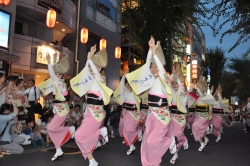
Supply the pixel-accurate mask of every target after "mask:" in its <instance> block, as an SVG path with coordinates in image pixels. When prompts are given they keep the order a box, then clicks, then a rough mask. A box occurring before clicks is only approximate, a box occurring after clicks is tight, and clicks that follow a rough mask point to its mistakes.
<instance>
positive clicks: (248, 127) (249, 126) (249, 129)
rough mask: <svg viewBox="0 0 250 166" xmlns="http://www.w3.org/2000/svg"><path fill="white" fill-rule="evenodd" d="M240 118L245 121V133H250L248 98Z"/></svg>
mask: <svg viewBox="0 0 250 166" xmlns="http://www.w3.org/2000/svg"><path fill="white" fill-rule="evenodd" d="M242 116H243V118H244V119H245V124H246V130H245V133H249V132H250V97H248V99H247V103H246V105H245V106H244V107H243V109H242Z"/></svg>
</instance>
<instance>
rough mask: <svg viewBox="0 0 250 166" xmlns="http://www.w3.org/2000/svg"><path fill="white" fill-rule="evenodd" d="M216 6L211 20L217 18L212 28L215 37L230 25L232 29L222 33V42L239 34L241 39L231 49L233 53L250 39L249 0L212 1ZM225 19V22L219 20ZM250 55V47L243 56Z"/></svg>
mask: <svg viewBox="0 0 250 166" xmlns="http://www.w3.org/2000/svg"><path fill="white" fill-rule="evenodd" d="M212 2H213V3H214V6H213V7H212V8H211V11H212V15H211V17H210V18H215V21H214V23H213V25H212V26H210V27H211V28H212V29H213V32H214V35H217V34H218V33H219V32H220V31H221V30H222V28H223V27H224V26H225V25H227V24H230V25H231V28H229V29H227V30H225V31H223V32H222V35H221V37H220V42H221V43H222V40H223V38H224V36H226V35H231V34H238V35H239V38H238V39H237V40H236V41H235V43H234V45H232V47H231V48H230V49H229V52H231V51H232V50H233V49H234V48H236V47H237V46H238V45H240V44H241V43H245V42H247V41H248V40H249V39H250V1H249V0H212ZM221 18H223V20H224V21H223V22H222V23H221V22H219V20H220V19H221ZM249 54H250V45H249V47H248V48H247V51H246V52H245V53H244V55H243V56H248V55H249Z"/></svg>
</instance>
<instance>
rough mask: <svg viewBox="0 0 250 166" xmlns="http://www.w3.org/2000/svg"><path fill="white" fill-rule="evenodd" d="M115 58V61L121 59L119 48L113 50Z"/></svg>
mask: <svg viewBox="0 0 250 166" xmlns="http://www.w3.org/2000/svg"><path fill="white" fill-rule="evenodd" d="M115 58H117V59H119V58H121V47H116V48H115Z"/></svg>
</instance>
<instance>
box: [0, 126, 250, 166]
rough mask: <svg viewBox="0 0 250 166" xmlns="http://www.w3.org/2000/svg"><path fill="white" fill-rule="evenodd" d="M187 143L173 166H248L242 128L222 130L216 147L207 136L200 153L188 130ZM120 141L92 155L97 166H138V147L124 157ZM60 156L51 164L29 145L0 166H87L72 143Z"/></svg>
mask: <svg viewBox="0 0 250 166" xmlns="http://www.w3.org/2000/svg"><path fill="white" fill-rule="evenodd" d="M185 133H186V135H187V136H188V139H189V149H188V150H185V151H184V150H183V149H181V150H180V152H179V158H178V160H177V162H176V163H175V165H181V166H201V165H202V166H236V165H237V166H249V165H250V157H249V154H250V134H245V133H244V131H242V124H241V123H235V124H234V125H233V127H231V128H225V129H224V133H223V134H222V140H221V142H219V143H216V142H215V141H214V140H215V139H216V138H215V136H213V135H208V138H209V140H210V142H209V144H208V146H207V147H206V148H205V149H204V151H203V152H199V151H198V148H199V143H197V142H195V141H194V139H193V137H192V136H190V130H186V131H185ZM121 142H122V139H121V138H114V139H111V140H110V143H109V144H108V145H105V146H104V147H103V148H101V149H99V150H96V151H94V157H95V159H96V160H97V161H98V163H99V166H140V165H141V162H140V143H138V142H137V143H136V144H135V146H136V147H137V149H136V152H135V153H134V154H133V155H131V156H127V155H126V151H127V150H128V147H126V146H125V145H122V144H121ZM63 151H64V152H65V153H67V154H65V155H64V158H63V159H60V161H54V162H51V160H50V159H51V157H52V156H53V155H54V153H55V149H54V148H53V147H52V146H50V147H48V148H45V149H40V150H32V149H31V147H30V145H28V146H25V152H24V153H23V154H21V155H11V156H4V157H3V158H0V165H1V166H45V165H46V166H70V165H72V166H88V161H87V160H84V159H83V157H82V155H81V153H80V152H79V149H78V148H77V146H76V144H75V143H74V140H71V141H70V142H69V143H67V144H66V145H65V146H64V147H63ZM69 153H70V154H69ZM170 159H171V155H170V154H169V151H168V152H167V153H166V154H165V155H164V156H163V158H162V163H161V166H166V165H172V164H170V163H169V160H170Z"/></svg>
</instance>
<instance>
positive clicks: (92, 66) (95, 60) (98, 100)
mask: <svg viewBox="0 0 250 166" xmlns="http://www.w3.org/2000/svg"><path fill="white" fill-rule="evenodd" d="M95 51H96V45H95V46H93V47H91V51H90V52H89V53H88V60H87V63H86V66H85V68H84V69H83V71H82V72H83V75H81V77H85V76H86V75H89V74H90V75H89V76H87V77H86V79H83V81H84V83H83V84H82V83H79V84H74V81H75V80H77V78H78V77H77V76H76V77H75V78H73V79H72V80H71V81H70V83H71V86H72V87H73V88H72V89H73V90H74V91H75V92H76V93H78V94H80V93H81V94H82V93H85V92H86V93H87V95H86V96H87V97H86V102H87V107H86V109H85V113H84V119H83V120H82V123H81V126H80V127H79V128H78V129H77V131H76V132H75V141H76V143H77V145H78V147H79V149H80V150H81V152H82V155H83V157H84V158H85V159H86V158H88V160H89V166H97V165H98V163H97V162H96V160H95V159H94V157H93V155H92V153H93V151H94V149H95V146H96V144H97V143H98V139H99V136H100V135H101V136H102V138H103V139H104V141H105V142H106V143H107V142H108V141H109V138H108V132H107V128H106V127H103V124H104V120H105V117H106V112H105V110H104V108H103V106H104V104H105V95H104V94H105V89H103V88H105V87H106V86H105V84H106V82H105V78H104V76H101V74H100V71H101V68H105V67H106V66H107V53H106V50H101V51H99V52H98V53H96V54H95V55H94V53H95ZM82 72H81V73H79V75H80V74H82ZM84 72H85V73H84ZM89 72H90V73H89ZM77 85H82V87H83V88H84V90H85V92H82V90H81V92H79V91H77V89H74V87H76V86H77ZM109 99H110V96H109Z"/></svg>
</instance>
